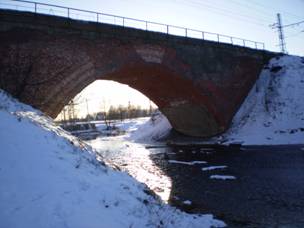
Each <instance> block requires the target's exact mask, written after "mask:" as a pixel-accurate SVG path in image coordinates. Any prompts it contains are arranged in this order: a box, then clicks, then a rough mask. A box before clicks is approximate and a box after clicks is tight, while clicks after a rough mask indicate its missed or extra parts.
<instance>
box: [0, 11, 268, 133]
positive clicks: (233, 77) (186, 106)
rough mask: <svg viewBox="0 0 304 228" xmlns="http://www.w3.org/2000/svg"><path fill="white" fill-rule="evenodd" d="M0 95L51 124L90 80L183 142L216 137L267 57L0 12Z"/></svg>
mask: <svg viewBox="0 0 304 228" xmlns="http://www.w3.org/2000/svg"><path fill="white" fill-rule="evenodd" d="M0 43H1V44H0V53H1V59H0V88H2V89H4V90H6V91H8V92H10V93H11V94H12V95H13V96H15V97H17V98H19V99H20V100H22V101H23V102H25V103H28V104H31V105H33V106H34V107H36V108H39V109H40V110H42V111H43V112H45V113H47V114H49V115H50V116H52V117H55V116H56V115H57V114H58V113H59V112H60V111H61V109H62V108H63V106H64V105H65V104H66V103H67V102H68V101H69V100H70V99H72V98H73V97H74V96H75V95H76V94H77V93H79V92H80V91H81V90H82V89H84V88H85V87H86V86H87V85H89V84H90V83H92V82H93V81H95V80H97V79H108V80H115V81H117V82H121V83H125V84H128V85H129V86H131V87H133V88H135V89H137V90H139V91H141V92H142V93H144V94H145V95H146V96H148V97H149V98H150V99H151V100H153V101H154V102H155V103H156V104H157V105H158V107H159V108H160V110H161V111H162V112H163V113H164V114H165V115H166V116H167V117H168V119H169V121H170V122H171V124H172V126H173V127H174V128H175V129H176V130H178V131H180V132H182V133H184V134H188V135H192V136H211V135H216V134H218V133H220V132H223V131H224V130H225V129H227V127H228V126H229V124H230V121H231V119H232V117H233V115H234V114H235V112H236V111H237V109H238V108H239V106H240V105H241V103H242V101H243V99H244V98H245V96H246V95H247V94H248V91H249V90H250V88H251V87H252V85H253V83H254V82H255V80H256V78H257V77H258V75H259V73H260V71H261V69H262V67H263V65H264V64H265V63H266V62H267V61H268V59H269V58H270V57H271V56H273V54H271V53H266V52H264V51H257V50H253V49H248V48H242V47H236V46H232V45H228V44H218V43H216V42H210V41H203V40H196V39H188V38H183V37H175V36H168V35H166V34H160V33H155V32H145V31H141V30H135V29H130V28H123V27H118V26H112V25H105V24H97V23H89V22H81V21H74V20H70V19H67V18H60V17H52V16H46V15H35V14H31V13H21V12H14V11H5V10H0Z"/></svg>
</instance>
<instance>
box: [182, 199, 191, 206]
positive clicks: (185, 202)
mask: <svg viewBox="0 0 304 228" xmlns="http://www.w3.org/2000/svg"><path fill="white" fill-rule="evenodd" d="M183 204H185V205H191V204H192V202H191V200H185V201H183Z"/></svg>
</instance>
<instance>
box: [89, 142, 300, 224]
mask: <svg viewBox="0 0 304 228" xmlns="http://www.w3.org/2000/svg"><path fill="white" fill-rule="evenodd" d="M99 142H100V143H98V140H97V141H95V143H93V144H92V145H93V146H94V147H95V148H97V150H99V151H100V152H101V154H103V156H105V157H106V158H107V159H109V160H111V161H113V162H115V163H116V165H118V166H119V167H120V168H121V169H122V170H126V171H128V172H129V173H130V174H131V175H133V176H134V177H135V178H137V179H139V181H141V182H144V183H145V184H147V185H148V186H149V187H150V188H151V189H152V190H154V191H155V192H156V193H158V194H159V195H160V196H161V197H162V198H163V199H164V200H167V201H168V202H169V203H170V204H173V205H175V206H177V207H179V208H181V209H182V210H185V211H187V212H190V213H212V214H214V215H215V216H216V217H217V218H219V219H222V220H224V221H225V222H226V223H227V224H228V226H229V227H304V149H302V148H303V147H304V146H276V147H274V146H273V147H244V148H241V149H240V148H237V147H232V148H206V147H205V146H204V147H202V146H198V145H196V146H195V145H192V146H191V145H190V146H170V147H165V146H156V147H153V146H152V147H148V149H147V148H145V147H144V146H143V145H138V144H132V143H129V142H126V141H121V140H116V139H115V140H114V141H113V140H112V141H111V140H103V141H102V140H101V139H99ZM194 161H195V162H194ZM214 175H216V176H214ZM212 177H213V178H215V179H212ZM225 177H226V178H230V179H226V180H223V179H218V178H225Z"/></svg>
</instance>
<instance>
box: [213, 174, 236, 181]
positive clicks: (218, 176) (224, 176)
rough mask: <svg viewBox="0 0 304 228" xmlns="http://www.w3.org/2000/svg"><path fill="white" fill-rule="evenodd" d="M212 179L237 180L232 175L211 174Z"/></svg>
mask: <svg viewBox="0 0 304 228" xmlns="http://www.w3.org/2000/svg"><path fill="white" fill-rule="evenodd" d="M210 179H216V180H235V179H236V177H235V176H230V175H211V176H210Z"/></svg>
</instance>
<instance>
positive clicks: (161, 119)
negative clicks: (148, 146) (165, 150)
mask: <svg viewBox="0 0 304 228" xmlns="http://www.w3.org/2000/svg"><path fill="white" fill-rule="evenodd" d="M171 129H172V127H171V125H170V123H169V121H168V119H167V118H166V117H165V116H164V115H163V114H162V113H160V112H157V113H155V114H154V115H153V116H152V118H151V119H150V120H149V121H146V122H145V123H143V124H142V125H139V126H138V128H137V129H135V130H133V131H132V132H130V134H128V135H127V137H126V138H127V139H128V140H131V141H136V142H145V143H149V142H152V141H156V140H158V139H161V138H163V137H165V136H166V135H167V134H168V133H169V132H170V130H171Z"/></svg>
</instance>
